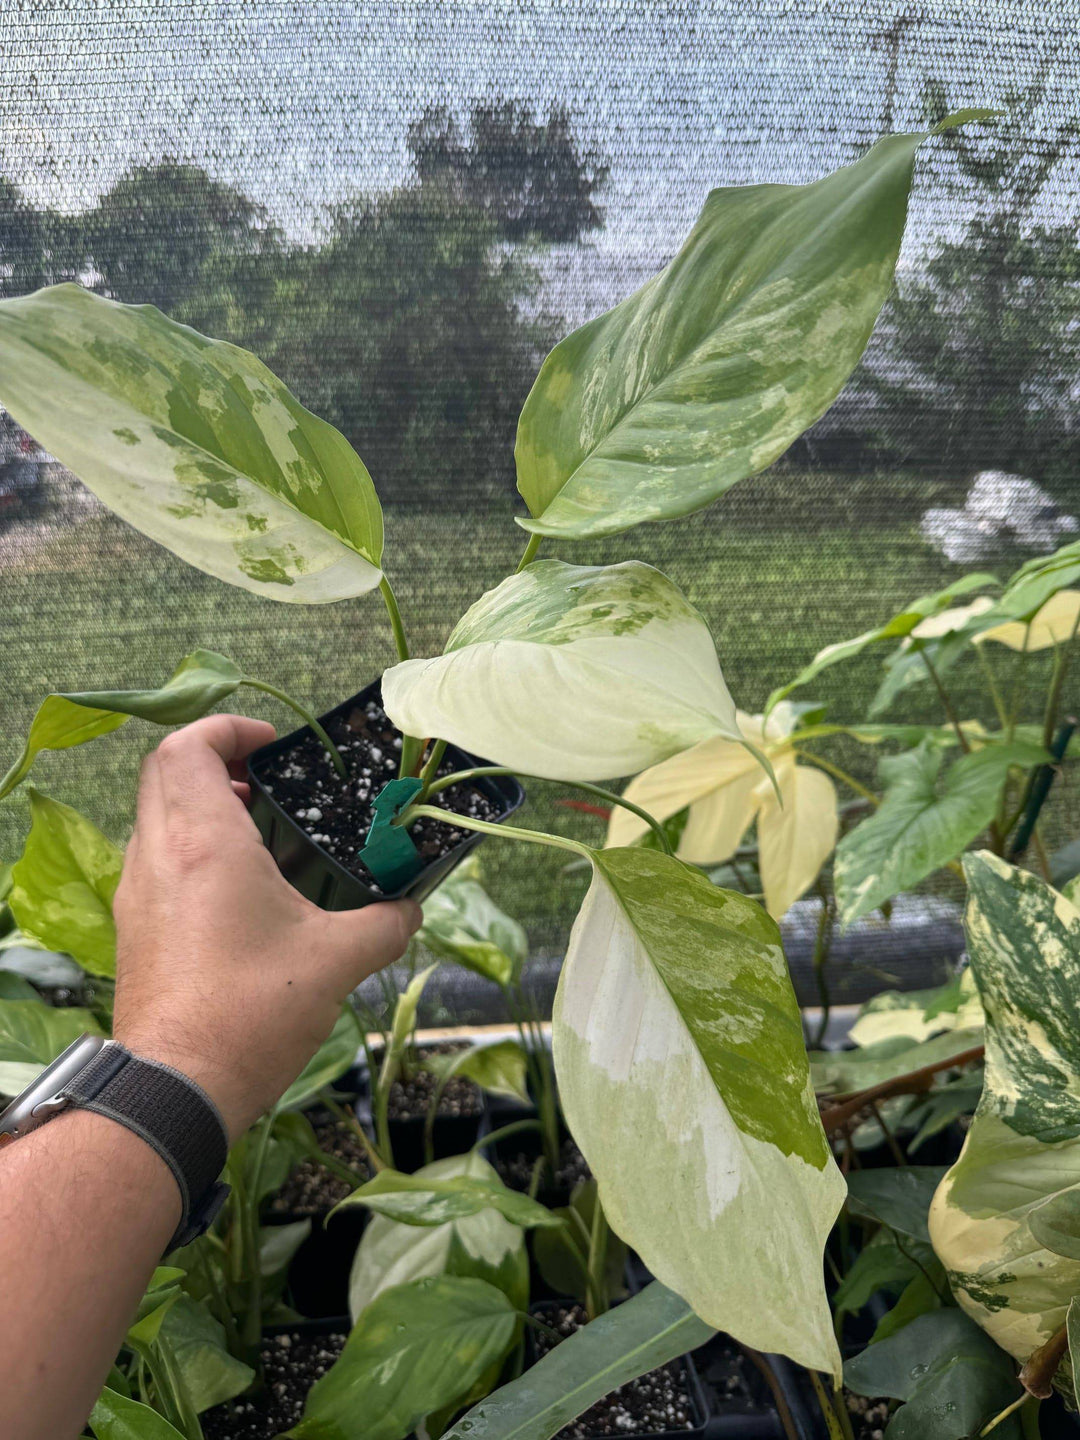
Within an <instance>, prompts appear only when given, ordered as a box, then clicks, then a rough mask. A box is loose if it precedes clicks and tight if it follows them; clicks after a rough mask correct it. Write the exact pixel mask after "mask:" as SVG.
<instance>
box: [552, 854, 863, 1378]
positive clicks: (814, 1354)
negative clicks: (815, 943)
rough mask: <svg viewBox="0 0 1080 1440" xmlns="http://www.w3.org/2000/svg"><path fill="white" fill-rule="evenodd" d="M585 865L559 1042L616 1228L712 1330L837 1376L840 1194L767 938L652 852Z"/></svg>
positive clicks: (747, 908)
mask: <svg viewBox="0 0 1080 1440" xmlns="http://www.w3.org/2000/svg"><path fill="white" fill-rule="evenodd" d="M593 866H594V876H593V883H592V886H591V888H590V890H589V893H588V895H587V896H586V899H585V902H584V904H583V906H582V908H581V911H580V913H579V915H578V918H577V921H576V922H575V925H574V929H573V932H572V934H571V938H570V943H569V947H568V951H567V956H566V961H565V963H564V965H563V969H562V974H561V976H560V980H559V989H558V992H557V995H556V998H555V1007H554V1012H553V1021H552V1041H553V1049H554V1057H555V1069H556V1073H557V1076H558V1081H559V1093H560V1097H561V1099H562V1102H563V1107H564V1111H565V1114H566V1119H567V1123H568V1124H569V1126H570V1129H571V1132H572V1133H573V1136H574V1138H575V1140H576V1141H577V1143H578V1144H579V1145H580V1147H581V1149H582V1151H583V1152H584V1154H585V1157H586V1159H587V1160H588V1162H589V1165H590V1167H591V1169H592V1172H593V1174H594V1175H595V1176H596V1178H597V1181H598V1182H599V1186H600V1198H601V1202H602V1204H603V1206H604V1211H605V1213H606V1215H607V1216H608V1219H609V1220H610V1222H611V1226H612V1228H613V1229H614V1230H615V1232H616V1233H617V1234H618V1235H620V1236H621V1237H622V1238H623V1239H624V1240H625V1241H626V1242H627V1244H628V1245H631V1246H632V1247H633V1248H634V1249H635V1250H637V1251H638V1253H639V1254H640V1255H641V1257H642V1259H643V1260H644V1261H645V1264H646V1265H647V1266H648V1268H649V1270H650V1271H651V1272H652V1273H653V1274H654V1275H655V1276H656V1277H657V1278H658V1279H659V1280H661V1281H662V1282H663V1283H664V1284H666V1285H668V1286H669V1287H670V1288H671V1289H673V1290H675V1291H676V1292H677V1293H678V1294H680V1295H682V1296H683V1298H684V1299H685V1300H686V1301H687V1302H688V1304H690V1305H691V1306H692V1307H693V1309H694V1310H695V1311H696V1312H697V1313H698V1314H699V1315H700V1316H701V1317H702V1319H704V1320H706V1321H707V1322H708V1323H709V1324H712V1325H714V1326H715V1327H716V1328H717V1329H720V1330H726V1331H728V1332H729V1333H730V1334H731V1335H733V1336H734V1337H735V1338H736V1339H737V1340H741V1341H743V1342H744V1343H746V1344H748V1345H751V1346H753V1347H754V1348H755V1349H760V1350H765V1351H770V1352H780V1353H783V1354H785V1355H789V1356H791V1358H792V1359H794V1360H796V1361H797V1362H798V1363H800V1364H806V1365H810V1366H812V1367H813V1368H814V1369H817V1370H829V1371H832V1370H836V1369H838V1367H839V1356H838V1353H837V1350H836V1341H835V1338H834V1336H833V1333H832V1323H831V1319H830V1316H829V1309H828V1305H827V1303H826V1299H825V1292H824V1286H823V1281H822V1250H823V1247H824V1243H825V1239H826V1236H827V1235H828V1233H829V1230H830V1229H831V1227H832V1223H833V1221H834V1219H835V1218H836V1214H837V1211H838V1210H839V1209H840V1206H841V1205H842V1204H843V1200H844V1194H845V1186H844V1182H843V1178H842V1177H841V1175H840V1172H839V1170H838V1169H837V1168H836V1165H835V1162H834V1161H833V1158H832V1155H831V1152H830V1150H829V1146H828V1143H827V1141H826V1139H825V1134H824V1132H823V1130H822V1128H821V1121H820V1119H819V1117H818V1109H817V1104H816V1102H815V1100H814V1094H813V1090H812V1088H811V1084H810V1072H809V1065H808V1063H807V1058H806V1050H805V1047H804V1044H803V1036H802V1025H801V1020H800V1015H799V1009H798V1005H797V1004H796V1000H795V995H794V992H793V990H792V987H791V980H790V978H789V976H788V971H787V965H786V963H785V960H784V953H783V949H782V946H781V942H780V932H779V930H778V928H777V926H776V924H775V922H774V921H773V920H771V919H770V918H769V916H768V915H767V914H766V913H765V911H764V910H763V909H762V908H761V907H760V906H758V905H756V904H755V903H754V902H753V901H751V900H749V899H747V898H746V897H745V896H743V895H739V894H736V893H734V892H732V891H725V890H721V889H719V888H717V887H716V886H714V885H712V884H711V883H710V881H709V880H708V879H707V878H706V877H705V876H704V875H703V874H702V873H701V872H700V871H699V870H696V869H693V868H692V867H691V866H689V865H685V864H683V863H682V862H681V861H679V860H675V859H673V858H671V857H670V856H666V855H663V854H661V853H660V852H659V851H652V850H645V849H640V848H631V849H612V850H602V851H598V852H596V853H594V855H593ZM643 1176H653V1177H657V1179H656V1183H651V1182H650V1183H643ZM747 1255H753V1256H754V1264H753V1265H752V1266H751V1265H747V1264H746V1263H745V1262H746V1256H747Z"/></svg>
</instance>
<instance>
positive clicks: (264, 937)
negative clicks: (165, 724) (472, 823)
mask: <svg viewBox="0 0 1080 1440" xmlns="http://www.w3.org/2000/svg"><path fill="white" fill-rule="evenodd" d="M273 738H274V730H273V727H272V726H271V725H268V724H266V723H265V722H264V721H261V720H246V719H243V718H241V717H240V716H237V715H212V716H208V717H207V718H206V719H204V720H198V721H196V722H195V724H193V725H188V726H186V727H185V728H184V729H182V730H177V731H174V732H173V733H172V734H171V735H168V736H166V738H165V739H164V740H163V741H162V743H161V744H160V745H159V746H158V748H157V749H156V750H155V751H153V752H152V754H150V755H149V756H147V759H146V761H145V763H144V765H143V771H142V778H141V781H140V785H139V803H138V813H137V817H136V823H135V832H134V834H133V835H132V837H131V843H130V845H129V846H128V850H127V854H126V856H125V858H124V870H123V874H122V876H121V879H120V885H119V888H118V890H117V892H116V898H115V901H114V904H113V911H114V914H115V917H116V930H117V956H116V1004H115V1010H114V1019H113V1034H114V1036H115V1038H116V1039H117V1040H119V1041H120V1042H121V1043H122V1044H124V1045H126V1046H127V1047H128V1049H129V1050H131V1051H132V1052H133V1053H134V1054H136V1055H142V1056H145V1057H146V1058H148V1059H151V1060H160V1061H162V1062H164V1063H165V1064H167V1065H172V1066H174V1067H175V1068H176V1069H177V1070H180V1071H182V1072H183V1073H184V1074H185V1075H188V1076H190V1077H191V1079H193V1080H195V1081H196V1082H197V1083H198V1084H199V1085H201V1086H202V1088H203V1089H204V1090H205V1091H206V1092H207V1094H208V1095H209V1096H210V1097H211V1099H212V1100H213V1101H214V1102H215V1104H216V1105H217V1106H218V1108H219V1110H220V1111H221V1114H222V1117H223V1119H224V1120H225V1123H226V1125H227V1127H228V1130H229V1140H230V1143H231V1142H232V1141H233V1140H235V1139H236V1138H237V1136H239V1135H240V1134H242V1133H243V1131H244V1130H246V1129H247V1127H248V1126H249V1125H250V1124H252V1123H253V1121H255V1120H256V1119H257V1118H258V1117H259V1115H261V1114H262V1113H263V1112H264V1111H265V1110H268V1109H269V1108H270V1106H271V1105H273V1104H274V1102H275V1101H276V1100H277V1099H278V1098H279V1096H281V1095H282V1094H283V1093H284V1091H285V1090H286V1089H287V1088H288V1086H289V1085H290V1084H291V1083H292V1081H293V1080H295V1078H296V1077H297V1075H299V1073H300V1071H301V1070H302V1069H303V1068H304V1066H305V1065H306V1064H307V1062H308V1060H309V1059H310V1058H311V1056H312V1055H313V1054H314V1053H315V1051H316V1050H317V1049H318V1047H319V1046H320V1045H321V1044H322V1042H323V1041H324V1040H325V1039H326V1037H327V1036H328V1035H329V1033H330V1031H331V1030H332V1028H333V1026H334V1022H335V1020H336V1019H337V1017H338V1014H339V1012H340V1009H341V1004H342V1001H343V1000H344V999H345V997H346V996H347V995H348V994H349V992H350V991H351V990H353V989H354V988H355V987H356V986H357V985H358V984H359V983H360V981H361V980H363V979H364V977H365V976H367V975H370V974H372V973H373V971H375V970H379V969H381V968H382V967H383V966H384V965H388V964H389V963H390V962H391V961H392V960H396V959H397V958H398V956H399V955H401V954H402V953H403V951H404V950H405V947H406V945H407V944H408V941H409V937H410V935H412V934H413V932H414V931H415V930H416V929H417V928H418V927H419V925H420V920H421V912H420V907H419V906H418V905H417V904H415V902H413V901H411V900H399V901H388V902H383V903H381V904H378V905H369V906H367V907H366V908H365V909H363V910H346V911H339V912H337V913H329V912H327V911H325V910H320V909H318V908H317V907H316V906H315V905H312V904H311V902H310V901H308V900H305V899H304V898H303V896H302V895H300V894H299V892H298V891H296V890H294V889H293V888H292V886H291V885H289V884H288V882H287V881H286V880H285V879H284V878H283V877H282V875H281V873H280V872H279V870H278V868H277V866H276V865H275V864H274V861H273V859H272V858H271V856H270V853H269V851H267V849H266V848H265V846H264V845H263V843H262V840H261V838H260V836H259V833H258V831H257V830H256V828H255V824H254V821H253V820H252V819H251V816H250V815H249V814H248V813H247V808H246V805H245V799H246V793H247V791H246V786H245V785H244V784H243V783H242V780H241V777H242V775H243V773H244V760H245V759H246V757H247V756H248V755H249V754H250V753H251V751H252V750H254V749H256V748H258V746H260V745H265V744H267V743H268V742H269V741H270V740H272V739H273Z"/></svg>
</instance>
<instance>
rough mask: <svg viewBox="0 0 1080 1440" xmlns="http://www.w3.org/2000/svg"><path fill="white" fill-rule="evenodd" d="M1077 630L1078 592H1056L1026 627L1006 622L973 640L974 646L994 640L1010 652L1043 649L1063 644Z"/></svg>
mask: <svg viewBox="0 0 1080 1440" xmlns="http://www.w3.org/2000/svg"><path fill="white" fill-rule="evenodd" d="M1078 627H1080V590H1059V591H1058V592H1057V594H1056V595H1051V597H1050V599H1049V600H1047V601H1046V603H1045V604H1044V605H1043V606H1042V607H1041V609H1039V610H1038V611H1037V612H1036V614H1035V615H1034V616H1033V617H1032V619H1031V620H1030V621H1029V622H1028V623H1027V624H1025V623H1024V621H1022V620H1008V621H1006V623H1005V624H1004V625H995V626H994V628H993V629H992V630H984V631H983V632H982V634H981V635H977V636H976V637H975V640H976V643H977V644H982V642H983V641H985V640H997V641H998V642H999V643H1000V644H1002V645H1007V646H1008V647H1009V649H1010V650H1026V651H1031V650H1046V649H1048V648H1049V646H1051V645H1065V644H1067V643H1068V641H1070V640H1071V639H1072V638H1073V636H1074V635H1075V634H1076V633H1077V628H1078Z"/></svg>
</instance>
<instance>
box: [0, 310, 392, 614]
mask: <svg viewBox="0 0 1080 1440" xmlns="http://www.w3.org/2000/svg"><path fill="white" fill-rule="evenodd" d="M0 402H2V403H3V405H4V406H5V408H6V409H7V410H9V411H10V413H11V414H12V415H13V416H14V418H15V419H16V420H17V421H18V422H19V424H20V425H22V426H23V428H24V429H26V430H28V431H29V432H30V434H31V435H33V436H34V438H35V439H36V440H38V441H39V442H40V443H41V444H42V445H43V446H44V447H45V449H46V450H48V451H50V452H51V453H52V454H53V455H55V456H56V457H57V459H59V460H61V461H62V462H63V463H64V464H65V465H66V466H68V468H69V469H71V470H73V471H74V472H75V474H76V475H77V476H78V477H79V479H80V480H82V481H83V483H84V484H85V485H87V486H88V487H89V488H90V489H91V490H93V492H94V494H95V495H97V497H98V498H99V499H100V500H102V501H104V503H105V504H106V505H108V506H109V507H110V508H111V509H113V510H115V511H116V512H117V514H118V515H121V516H122V517H123V518H124V519H125V520H127V521H128V522H129V523H130V524H132V525H134V526H135V527H136V528H137V529H139V530H142V531H143V532H144V534H146V535H149V536H150V538H151V539H153V540H157V541H158V542H159V544H162V545H166V546H167V547H168V548H169V549H170V550H174V551H175V552H176V553H177V554H178V555H179V556H180V557H181V558H182V559H184V560H187V561H188V562H189V563H190V564H192V565H195V566H197V567H198V568H199V569H200V570H205V571H207V572H208V573H209V574H210V575H216V576H217V577H218V579H219V580H227V581H228V582H229V583H230V584H232V585H239V586H242V587H243V588H244V589H245V590H252V591H254V592H255V593H256V594H258V595H268V596H270V597H271V598H272V599H274V600H288V601H292V602H294V603H303V604H320V603H323V602H326V601H330V600H342V599H345V598H347V597H348V596H351V595H359V594H362V593H363V592H364V591H365V590H370V589H372V588H373V587H374V586H376V585H378V583H379V581H380V579H381V578H382V572H381V570H380V568H379V567H380V565H381V563H382V511H381V509H380V507H379V501H378V497H377V496H376V494H375V487H374V486H373V485H372V483H371V476H370V475H369V474H368V472H367V470H366V469H365V467H364V464H363V461H362V460H361V459H360V457H359V456H358V455H357V454H356V452H355V451H354V450H353V448H352V446H351V445H350V444H349V443H348V441H347V440H346V439H345V437H344V436H343V435H341V434H339V433H338V431H336V430H335V429H334V428H333V427H332V426H330V425H327V424H326V422H325V421H323V420H320V419H319V418H318V417H317V416H315V415H312V414H311V412H310V411H309V410H305V409H304V407H303V406H302V405H301V404H300V403H299V402H298V401H297V400H296V399H295V398H294V396H292V395H291V394H290V393H289V391H288V390H287V389H286V388H285V386H284V385H282V384H281V382H280V381H279V380H278V379H276V378H275V376H273V375H272V374H271V373H270V371H269V370H267V368H266V366H265V365H263V364H262V362H261V361H259V360H257V359H256V358H255V356H254V355H251V354H249V353H248V352H247V351H246V350H240V349H238V348H237V347H236V346H234V345H227V344H225V343H224V342H222V341H218V340H210V339H207V337H206V336H205V335H200V334H199V333H198V332H197V331H195V330H191V329H189V328H188V327H187V326H186V325H178V324H176V322H175V321H173V320H169V319H168V318H167V317H166V316H165V315H163V314H162V313H161V312H160V311H159V310H156V309H155V308H154V307H153V306H152V305H120V304H118V303H117V302H115V301H113V300H105V299H103V298H102V297H101V296H99V295H94V294H93V293H91V292H90V291H88V290H83V289H81V288H80V287H79V286H78V285H54V286H52V287H51V288H50V289H47V290H38V291H36V292H35V293H34V294H32V295H23V296H19V297H18V298H16V299H13V300H5V301H3V302H2V303H0Z"/></svg>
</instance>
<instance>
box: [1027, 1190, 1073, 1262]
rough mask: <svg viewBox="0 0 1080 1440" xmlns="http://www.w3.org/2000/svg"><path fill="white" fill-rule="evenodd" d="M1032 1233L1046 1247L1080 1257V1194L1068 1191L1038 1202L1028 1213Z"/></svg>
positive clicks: (1055, 1253)
mask: <svg viewBox="0 0 1080 1440" xmlns="http://www.w3.org/2000/svg"><path fill="white" fill-rule="evenodd" d="M1028 1225H1029V1226H1030V1227H1031V1233H1032V1235H1033V1236H1034V1237H1035V1239H1036V1240H1037V1241H1038V1242H1039V1244H1040V1245H1041V1246H1043V1248H1044V1249H1046V1250H1049V1251H1051V1252H1052V1253H1053V1254H1054V1255H1064V1256H1065V1258H1066V1259H1067V1260H1080V1193H1078V1192H1077V1191H1076V1190H1065V1191H1063V1192H1062V1193H1061V1194H1058V1195H1051V1196H1050V1198H1049V1200H1044V1201H1043V1203H1042V1204H1041V1205H1036V1206H1035V1208H1034V1210H1032V1212H1031V1214H1030V1215H1029V1216H1028Z"/></svg>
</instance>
